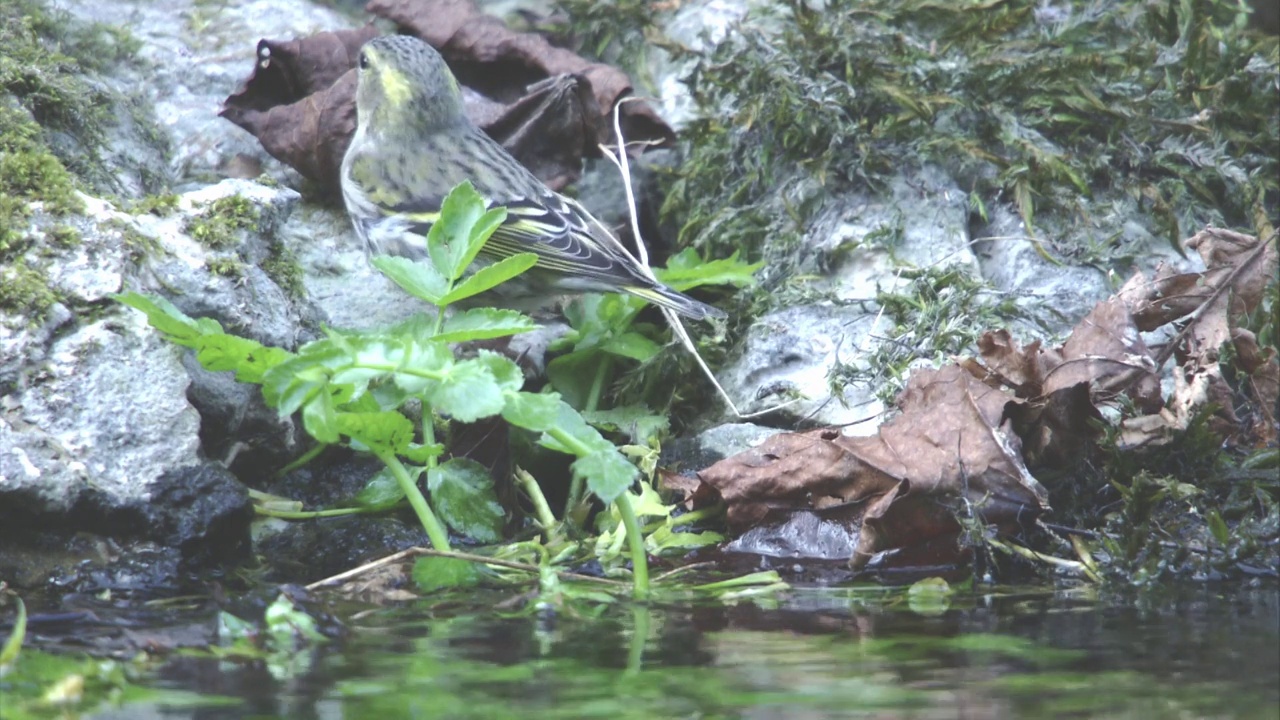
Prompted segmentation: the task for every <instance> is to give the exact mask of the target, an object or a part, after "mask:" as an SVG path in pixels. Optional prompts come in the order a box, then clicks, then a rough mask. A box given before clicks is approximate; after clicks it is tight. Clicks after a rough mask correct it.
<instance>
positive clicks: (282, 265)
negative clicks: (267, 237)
mask: <svg viewBox="0 0 1280 720" xmlns="http://www.w3.org/2000/svg"><path fill="white" fill-rule="evenodd" d="M261 267H262V271H263V272H265V273H266V274H267V277H270V278H271V279H272V280H274V281H275V283H276V285H279V286H280V289H281V290H284V291H285V293H287V294H288V295H289V296H290V297H293V298H301V297H303V296H305V295H306V294H307V289H306V286H305V285H304V284H303V282H302V275H303V273H302V266H301V265H299V264H298V259H297V257H295V256H294V254H293V251H291V250H289V249H288V248H286V247H285V246H284V245H282V244H280V242H279V241H276V242H275V243H273V244H272V246H271V254H270V255H268V256H267V258H266V259H265V260H263V261H262V263H261Z"/></svg>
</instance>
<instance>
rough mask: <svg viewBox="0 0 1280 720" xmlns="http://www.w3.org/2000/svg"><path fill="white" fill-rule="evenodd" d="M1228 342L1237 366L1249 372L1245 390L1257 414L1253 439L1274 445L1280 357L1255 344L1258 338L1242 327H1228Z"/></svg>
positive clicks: (1279, 413) (1279, 401)
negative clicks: (1233, 352)
mask: <svg viewBox="0 0 1280 720" xmlns="http://www.w3.org/2000/svg"><path fill="white" fill-rule="evenodd" d="M1231 342H1232V344H1233V345H1234V346H1235V349H1236V361H1237V363H1238V364H1239V366H1240V369H1241V370H1243V371H1245V372H1246V373H1248V375H1249V394H1250V395H1251V396H1252V399H1253V404H1254V408H1255V410H1256V411H1257V414H1258V421H1257V423H1255V434H1256V435H1257V440H1256V441H1257V443H1258V444H1259V445H1262V446H1274V445H1275V444H1276V442H1277V440H1280V438H1278V437H1277V434H1280V433H1278V431H1280V427H1278V426H1277V417H1278V416H1280V358H1278V357H1277V354H1276V349H1275V348H1273V347H1268V348H1260V347H1258V338H1257V337H1256V336H1254V334H1253V333H1251V332H1249V331H1248V330H1245V329H1244V328H1235V329H1234V330H1232V331H1231Z"/></svg>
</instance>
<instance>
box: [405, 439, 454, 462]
mask: <svg viewBox="0 0 1280 720" xmlns="http://www.w3.org/2000/svg"><path fill="white" fill-rule="evenodd" d="M401 454H402V455H404V456H405V458H406V459H407V460H409V462H415V463H419V464H425V463H426V462H427V461H428V460H430V459H431V458H434V457H440V456H441V455H443V454H444V445H441V444H440V443H431V444H430V445H424V444H422V443H409V447H407V448H405V449H404V450H403V451H401Z"/></svg>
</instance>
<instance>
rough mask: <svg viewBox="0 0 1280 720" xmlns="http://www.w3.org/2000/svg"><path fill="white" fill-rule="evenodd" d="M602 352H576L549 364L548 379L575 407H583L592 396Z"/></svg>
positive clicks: (596, 350)
mask: <svg viewBox="0 0 1280 720" xmlns="http://www.w3.org/2000/svg"><path fill="white" fill-rule="evenodd" d="M602 357H603V356H602V355H601V351H600V350H598V349H596V348H591V349H586V350H575V351H574V352H571V353H569V354H567V355H561V356H560V357H558V358H554V359H552V360H551V362H549V363H547V379H548V380H550V381H551V387H553V388H555V389H556V391H557V392H559V393H560V394H561V395H562V396H563V397H564V399H565V402H567V403H569V404H570V405H572V406H573V407H583V406H584V405H586V403H587V398H588V397H590V395H591V386H592V384H593V383H594V380H595V376H596V367H597V366H598V365H599V363H600V362H601V360H602Z"/></svg>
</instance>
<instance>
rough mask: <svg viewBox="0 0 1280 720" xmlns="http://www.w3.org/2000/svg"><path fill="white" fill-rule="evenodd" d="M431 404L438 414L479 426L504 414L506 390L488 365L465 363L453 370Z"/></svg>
mask: <svg viewBox="0 0 1280 720" xmlns="http://www.w3.org/2000/svg"><path fill="white" fill-rule="evenodd" d="M427 402H429V403H430V404H431V407H432V409H434V410H435V411H436V412H440V413H444V414H445V415H448V416H450V417H452V418H454V419H455V420H458V421H460V422H475V421H476V420H479V419H480V418H483V417H489V416H490V415H497V414H498V413H500V412H502V406H503V404H504V402H503V399H502V388H501V387H500V386H499V385H498V381H497V379H496V378H494V377H493V373H491V372H489V368H487V367H485V366H484V364H482V363H479V362H476V361H474V360H464V361H462V362H460V363H457V364H456V365H454V366H453V367H452V368H449V370H448V372H447V374H446V375H445V377H444V378H442V379H441V380H440V382H439V384H438V385H436V387H435V388H434V389H433V390H432V391H431V394H430V396H429V397H428V398H427Z"/></svg>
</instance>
